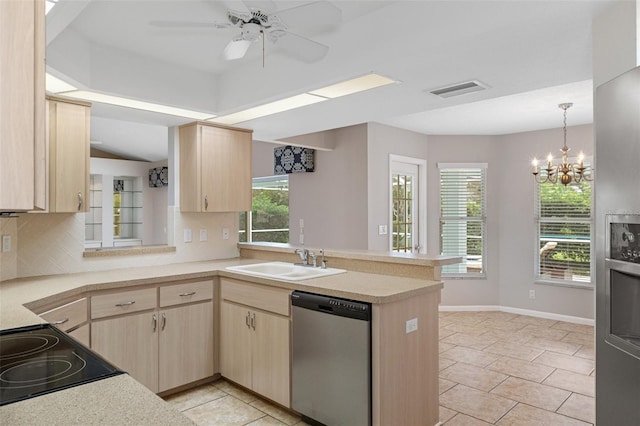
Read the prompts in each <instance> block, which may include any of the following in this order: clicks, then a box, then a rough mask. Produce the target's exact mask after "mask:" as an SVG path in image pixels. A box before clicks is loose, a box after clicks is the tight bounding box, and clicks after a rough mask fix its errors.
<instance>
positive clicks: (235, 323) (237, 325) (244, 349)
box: [220, 301, 253, 388]
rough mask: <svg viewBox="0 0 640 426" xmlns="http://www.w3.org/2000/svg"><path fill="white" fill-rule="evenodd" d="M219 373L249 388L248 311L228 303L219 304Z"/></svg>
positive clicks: (249, 334)
mask: <svg viewBox="0 0 640 426" xmlns="http://www.w3.org/2000/svg"><path fill="white" fill-rule="evenodd" d="M220 305H221V306H220V373H221V374H222V375H223V376H224V377H226V378H228V379H229V380H233V381H234V382H236V383H239V384H241V385H242V386H245V387H247V388H251V338H252V334H253V333H252V331H251V329H250V328H249V326H248V325H247V322H248V319H247V318H248V317H247V315H250V312H249V309H248V308H246V307H243V306H238V305H233V304H231V303H228V302H224V301H223V302H222V303H221V304H220Z"/></svg>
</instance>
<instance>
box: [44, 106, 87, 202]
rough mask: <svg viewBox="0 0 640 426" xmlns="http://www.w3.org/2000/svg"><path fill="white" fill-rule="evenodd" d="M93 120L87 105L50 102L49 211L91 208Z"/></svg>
mask: <svg viewBox="0 0 640 426" xmlns="http://www.w3.org/2000/svg"><path fill="white" fill-rule="evenodd" d="M89 120H90V109H89V107H87V106H85V105H79V104H74V103H67V102H58V101H49V179H50V180H49V211H50V212H52V213H75V212H84V211H88V206H89V202H88V200H87V195H88V193H89Z"/></svg>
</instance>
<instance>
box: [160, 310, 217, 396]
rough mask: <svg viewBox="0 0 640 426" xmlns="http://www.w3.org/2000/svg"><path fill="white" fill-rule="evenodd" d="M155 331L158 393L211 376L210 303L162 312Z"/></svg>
mask: <svg viewBox="0 0 640 426" xmlns="http://www.w3.org/2000/svg"><path fill="white" fill-rule="evenodd" d="M159 328H160V337H159V338H160V342H159V345H160V346H159V347H160V351H159V360H160V373H159V392H163V391H165V390H168V389H173V388H175V387H178V386H181V385H184V384H187V383H191V382H195V381H196V380H200V379H205V378H207V377H210V376H213V303H212V302H207V303H200V304H197V305H188V306H182V307H176V308H171V309H165V310H162V311H160V317H159Z"/></svg>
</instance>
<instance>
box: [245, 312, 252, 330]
mask: <svg viewBox="0 0 640 426" xmlns="http://www.w3.org/2000/svg"><path fill="white" fill-rule="evenodd" d="M250 317H251V312H248V311H247V316H246V317H244V322H245V323H246V324H247V327H248V328H251V324H250V323H249V321H250V320H249V318H250Z"/></svg>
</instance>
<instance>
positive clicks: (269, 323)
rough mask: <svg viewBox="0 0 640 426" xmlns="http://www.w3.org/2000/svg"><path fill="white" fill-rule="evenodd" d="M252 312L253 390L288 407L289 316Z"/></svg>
mask: <svg viewBox="0 0 640 426" xmlns="http://www.w3.org/2000/svg"><path fill="white" fill-rule="evenodd" d="M253 314H255V320H254V321H255V333H254V341H253V390H254V391H256V392H257V393H259V394H260V395H264V396H265V397H267V398H269V399H271V400H273V401H275V402H277V403H279V404H282V405H284V406H285V407H289V406H290V379H289V377H290V362H289V361H290V360H289V358H290V355H289V354H290V349H289V342H290V338H289V333H290V331H289V330H290V327H289V325H290V322H289V319H288V318H285V317H281V316H278V315H273V314H268V313H264V312H255V313H253Z"/></svg>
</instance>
